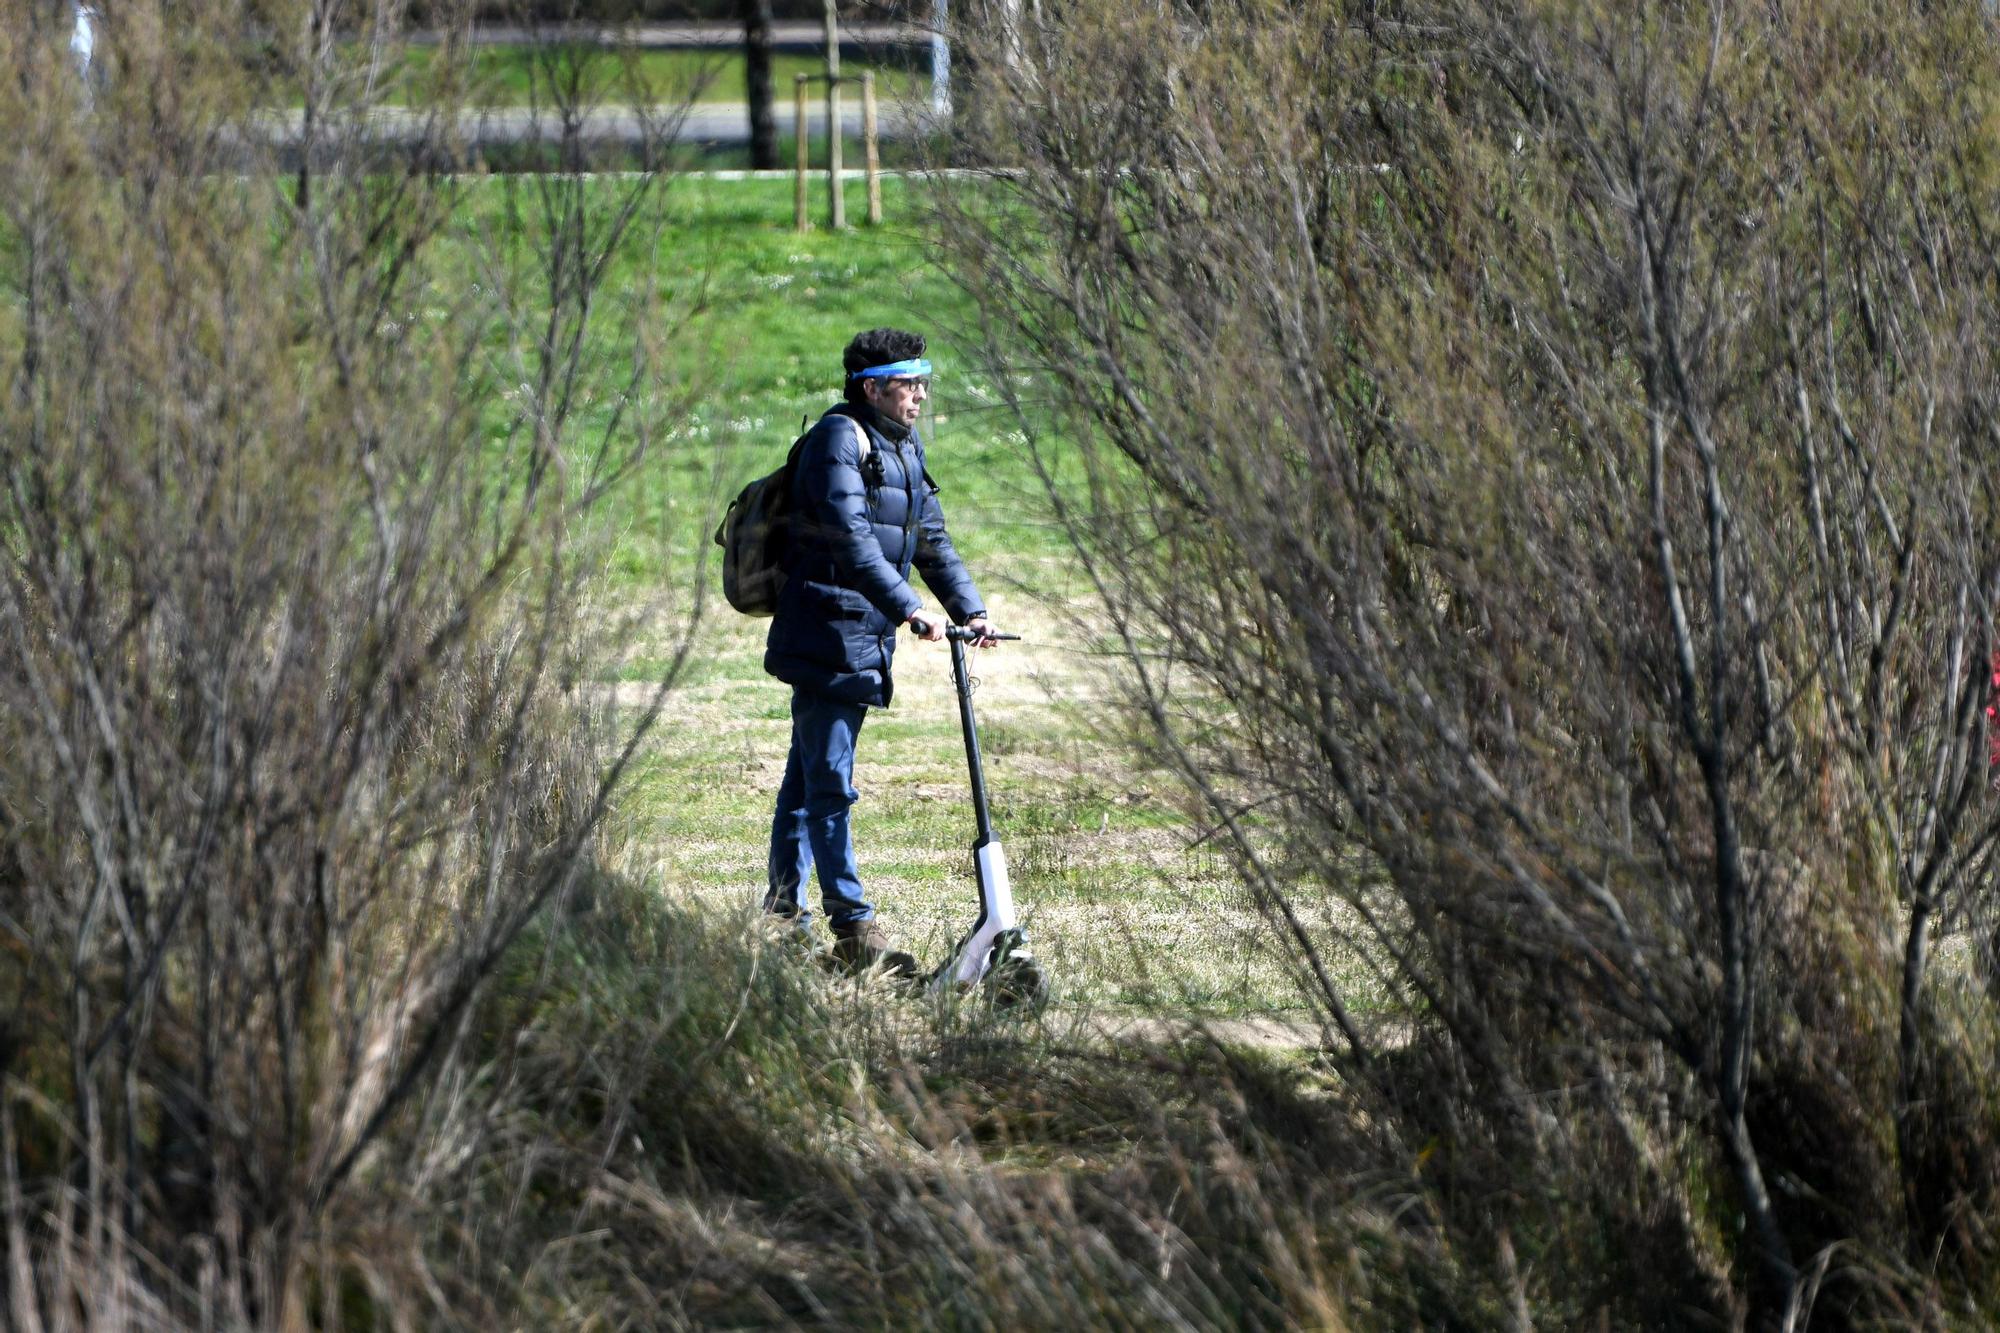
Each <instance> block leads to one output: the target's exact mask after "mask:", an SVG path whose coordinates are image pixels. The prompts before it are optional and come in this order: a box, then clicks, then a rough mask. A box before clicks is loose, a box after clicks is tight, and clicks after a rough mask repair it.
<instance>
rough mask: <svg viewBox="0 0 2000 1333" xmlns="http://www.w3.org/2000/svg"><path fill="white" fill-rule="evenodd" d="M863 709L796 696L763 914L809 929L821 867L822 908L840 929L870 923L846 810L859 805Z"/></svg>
mask: <svg viewBox="0 0 2000 1333" xmlns="http://www.w3.org/2000/svg"><path fill="white" fill-rule="evenodd" d="M867 715H868V708H867V706H866V705H865V704H851V703H842V702H841V701H840V700H838V699H830V698H828V697H827V696H826V695H823V694H816V693H814V692H813V691H811V690H802V689H794V690H793V691H792V752H791V754H790V756H789V757H788V758H787V759H786V760H785V780H784V781H783V782H781V783H780V784H779V785H778V809H777V812H776V814H775V815H773V816H772V819H771V859H770V891H769V892H768V893H766V894H765V895H764V910H765V911H767V912H776V913H777V914H779V915H780V916H788V917H793V918H795V919H797V920H798V921H799V923H800V924H804V923H805V921H806V919H807V918H808V917H809V916H811V911H810V910H809V909H808V908H807V907H806V906H805V905H804V903H803V902H802V901H801V896H802V895H801V893H800V889H801V888H802V887H803V886H804V884H805V878H806V872H807V871H808V870H811V869H812V868H813V867H814V866H818V867H819V892H820V904H821V906H823V907H824V908H825V909H826V917H827V920H828V921H829V922H831V923H832V924H833V925H836V926H844V925H848V924H850V923H852V922H857V921H866V920H868V919H869V918H870V917H872V916H874V915H875V909H874V907H873V906H871V905H870V904H869V902H868V900H867V899H866V898H864V897H862V896H861V872H860V870H859V868H857V867H856V866H855V864H854V843H853V840H852V839H851V838H850V837H849V835H848V826H847V812H848V810H849V808H850V807H852V806H853V804H854V798H855V791H854V741H855V738H856V737H858V736H859V735H860V734H861V722H862V719H863V718H865V717H867Z"/></svg>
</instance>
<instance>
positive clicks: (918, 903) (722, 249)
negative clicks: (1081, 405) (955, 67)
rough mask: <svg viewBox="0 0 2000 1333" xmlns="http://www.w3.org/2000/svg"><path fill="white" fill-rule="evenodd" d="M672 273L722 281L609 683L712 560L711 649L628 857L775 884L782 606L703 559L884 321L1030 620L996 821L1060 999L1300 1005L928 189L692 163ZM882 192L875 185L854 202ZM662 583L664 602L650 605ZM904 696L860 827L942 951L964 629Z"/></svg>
mask: <svg viewBox="0 0 2000 1333" xmlns="http://www.w3.org/2000/svg"><path fill="white" fill-rule="evenodd" d="M668 198H669V211H670V216H671V219H672V221H671V225H670V226H668V227H667V229H666V230H665V231H664V232H663V233H662V239H661V244H660V249H659V252H658V256H657V260H658V264H659V266H660V269H659V271H660V272H661V273H662V274H663V275H665V276H666V278H667V279H668V280H669V281H670V282H671V283H674V284H679V285H681V286H683V287H684V288H686V289H689V290H694V289H699V290H701V291H702V292H703V293H704V294H705V295H704V301H705V307H706V308H705V311H704V313H702V314H700V315H699V316H697V317H696V318H694V319H693V320H692V321H691V322H690V324H689V326H688V328H687V330H686V332H685V334H684V335H683V336H682V338H681V342H680V346H681V350H682V352H683V354H684V359H685V360H686V362H687V363H688V364H689V365H690V367H691V368H692V369H693V372H694V376H695V379H696V381H697V384H698V389H699V396H698V398H697V399H696V401H695V403H694V406H693V407H692V409H691V410H690V411H689V412H688V413H687V416H686V419H685V420H684V421H683V422H682V423H681V424H680V425H679V426H677V427H676V428H675V429H674V431H673V432H672V434H673V436H674V438H673V439H671V440H670V441H669V443H668V446H667V448H666V450H665V451H664V452H663V453H661V454H660V455H658V456H656V457H655V458H654V459H653V460H652V461H651V462H650V463H649V464H648V466H647V467H646V468H645V469H644V470H643V471H642V472H641V473H640V475H638V476H637V477H636V478H634V479H633V481H632V482H631V483H630V484H629V485H628V487H627V488H626V489H625V491H624V492H623V494H622V495H621V497H620V499H619V500H618V502H617V505H616V507H615V509H614V510H613V512H612V513H611V515H610V521H611V524H612V528H613V529H614V531H615V537H614V539H613V542H612V546H611V552H610V556H609V580H608V587H609V590H610V591H609V593H608V596H609V598H610V599H611V600H612V601H613V602H614V603H615V604H617V605H619V606H620V607H621V608H625V609H627V610H628V611H632V610H636V612H637V614H638V616H639V625H640V630H639V632H638V634H637V636H636V639H635V641H634V643H633V646H632V649H631V651H630V653H629V655H628V656H627V657H626V658H625V660H623V661H616V662H606V663H604V664H603V667H602V670H601V673H600V674H601V677H602V680H601V687H602V688H604V689H606V690H608V691H611V692H612V693H613V694H614V695H615V697H616V698H617V699H619V700H620V701H621V702H622V703H624V704H627V705H636V704H637V703H639V702H641V701H643V699H644V698H645V697H646V694H647V686H646V682H647V681H648V680H649V679H651V678H652V677H653V676H654V675H655V674H656V673H657V672H658V671H659V670H660V669H661V666H662V663H663V661H664V660H665V658H666V656H667V654H668V652H669V651H670V647H669V642H668V641H669V639H670V637H671V635H670V632H669V629H668V627H669V626H670V625H671V624H672V623H674V612H673V610H672V608H684V607H685V605H686V597H687V594H688V592H689V591H690V590H691V588H692V586H693V582H694V581H695V580H696V579H697V578H700V579H703V580H706V583H707V599H706V607H707V609H706V611H705V613H704V615H703V617H702V619H701V620H700V622H699V627H698V631H697V634H698V639H697V642H696V646H695V652H694V667H693V670H692V672H691V674H690V677H689V679H688V682H687V684H686V685H685V686H684V687H683V688H682V689H681V690H679V691H678V692H677V693H676V694H675V695H674V696H673V697H672V698H671V700H670V701H669V703H668V704H667V708H666V713H665V715H664V716H663V718H662V722H661V726H660V729H659V731H658V733H657V737H656V739H655V741H654V743H652V744H651V745H650V746H649V747H648V750H647V752H646V754H645V756H644V758H643V762H642V763H641V765H640V767H639V770H638V772H637V774H636V775H635V777H634V779H633V780H632V781H631V783H630V784H629V786H628V787H627V788H626V790H625V791H624V793H623V795H622V797H621V799H620V801H619V804H618V808H617V815H616V820H615V824H614V829H613V838H614V842H615V843H617V844H618V845H619V847H620V851H619V856H620V859H621V860H623V861H625V862H626V863H627V864H630V865H631V866H633V867H635V868H637V869H639V870H641V871H642V872H644V873H646V874H647V875H648V876H649V877H654V878H656V879H657V882H658V883H659V884H660V885H661V886H662V887H663V888H664V889H665V890H666V891H667V892H668V893H670V894H676V895H686V896H688V897H691V898H695V899H699V900H701V901H703V902H706V903H709V904H712V905H713V906H714V907H716V908H719V909H743V908H746V907H747V906H748V905H749V904H751V903H753V902H754V901H755V900H756V899H757V898H758V896H759V895H760V894H761V892H762V889H763V885H764V857H765V844H766V838H767V830H768V827H769V819H770V800H771V795H772V793H773V792H774V791H775V789H776V786H777V783H778V779H779V776H780V774H781V773H782V768H783V764H784V760H785V753H786V747H787V744H788V740H789V714H788V712H787V706H788V699H789V693H788V690H787V688H786V687H784V686H782V685H780V684H779V683H777V682H775V681H773V680H772V679H770V678H769V677H767V676H766V675H765V674H764V672H763V670H762V665H761V662H762V653H763V639H764V632H765V629H766V626H767V624H768V622H767V621H762V620H752V619H749V618H746V617H743V616H740V615H738V614H736V613H735V612H733V611H731V610H730V609H729V607H728V606H727V604H726V603H725V602H724V601H723V600H722V598H721V595H720V584H719V577H718V574H717V571H716V570H715V569H714V568H713V567H712V566H709V567H707V568H698V557H699V556H700V555H701V554H702V553H703V552H705V551H709V550H712V549H713V548H712V547H709V546H708V545H707V543H708V537H709V533H710V532H711V531H712V529H713V525H714V521H715V514H716V512H717V509H718V507H719V505H720V503H721V500H722V497H723V496H724V495H725V494H733V493H734V490H735V489H736V487H738V486H739V485H741V483H742V482H744V481H746V480H748V479H749V478H750V477H752V476H755V475H757V474H759V473H760V472H763V471H766V470H768V469H770V468H771V467H774V466H776V465H777V463H779V462H780V461H782V459H783V456H784V453H785V451H786V449H787V448H788V447H789V445H790V443H791V441H792V439H793V438H794V437H795V435H796V433H797V432H798V430H799V428H800V424H801V420H802V418H807V417H813V416H817V415H818V413H820V412H821V411H823V410H824V409H825V408H826V407H827V406H828V405H830V404H831V403H832V402H833V401H834V399H835V395H836V388H837V383H838V377H839V375H838V357H839V352H840V348H841V346H842V345H843V344H844V343H845V341H846V340H847V339H848V338H849V337H850V336H852V334H853V333H855V332H856V331H858V330H860V329H863V328H867V327H871V326H874V325H879V324H898V325H906V326H911V327H915V328H918V329H923V330H925V331H926V332H927V333H928V334H930V335H931V337H932V347H931V351H930V356H931V359H932V361H933V362H934V363H935V364H936V365H937V367H938V370H937V379H936V383H935V391H934V396H933V398H932V407H933V411H932V412H931V415H930V418H929V419H928V420H927V421H926V423H925V425H924V430H925V433H926V438H927V440H928V441H929V447H930V459H931V467H932V471H933V473H934V474H935V475H936V477H937V479H938V481H939V482H940V483H941V485H942V487H943V492H942V500H943V503H944V505H945V508H946V513H947V515H948V517H949V519H950V522H951V526H952V530H953V534H954V538H955V540H956V541H957V543H958V545H959V547H960V549H961V551H962V553H963V554H964V556H965V558H966V560H967V562H968V564H969V566H970V567H971V569H972V571H973V573H974V576H975V578H976V579H977V580H978V581H979V583H980V586H981V591H982V592H983V594H984V595H985V597H986V599H987V603H988V605H989V606H990V607H991V608H992V609H993V611H994V614H995V616H996V618H997V619H998V620H999V621H1000V622H1001V623H1003V624H1004V625H1006V626H1009V627H1011V628H1013V629H1015V630H1017V631H1019V632H1020V633H1022V634H1023V635H1024V642H1022V643H1021V644H1018V645H1008V646H1006V647H1003V648H1000V649H995V650H992V651H990V652H987V653H983V654H980V655H979V657H978V659H977V671H978V676H979V679H980V688H979V692H978V695H977V700H978V706H979V709H980V717H981V724H982V732H983V739H984V742H985V750H986V756H987V769H988V774H987V776H988V783H989V787H990V789H991V792H992V795H993V804H994V818H995V822H996V826H997V829H998V831H999V833H1000V836H1001V838H1002V839H1003V841H1004V843H1005V845H1006V846H1007V848H1008V853H1009V858H1010V863H1011V868H1012V871H1013V879H1014V883H1015V896H1016V901H1017V903H1018V904H1019V905H1020V907H1021V908H1022V910H1023V911H1024V913H1025V915H1026V917H1027V919H1028V922H1029V925H1030V929H1031V932H1032V934H1033V937H1034V940H1035V944H1036V948H1037V951H1038V953H1040V954H1041V955H1042V956H1044V957H1045V958H1046V959H1047V960H1048V961H1049V963H1050V964H1051V965H1052V968H1053V971H1054V973H1055V975H1056V976H1057V978H1058V979H1059V983H1060V985H1061V988H1062V995H1063V997H1064V1002H1065V1003H1067V1004H1069V1005H1072V1006H1083V1007H1089V1008H1107V1007H1126V1006H1134V1007H1139V1008H1144V1009H1146V1010H1160V1009H1164V1010H1166V1011H1169V1012H1176V1013H1198V1014H1205V1015H1233V1014H1243V1013H1250V1012H1269V1011H1274V1010H1283V1009H1288V1008H1290V1007H1291V1006H1292V1005H1293V1004H1294V1003H1295V1002H1294V1001H1293V1000H1292V999H1291V994H1290V990H1289V986H1288V984H1287V982H1286V980H1285V978H1284V977H1283V975H1282V974H1281V973H1280V972H1279V970H1278V969H1277V967H1276V964H1275V963H1274V962H1273V961H1271V960H1270V959H1269V958H1267V957H1265V956H1264V954H1263V953H1262V952H1261V951H1260V949H1259V947H1258V944H1257V939H1258V936H1259V933H1260V923H1259V922H1258V921H1257V919H1256V917H1255V915H1254V913H1253V912H1252V911H1251V910H1250V909H1249V907H1248V906H1247V904H1246V903H1245V902H1244V901H1243V900H1242V898H1241V895H1240V892H1239V890H1238V889H1237V887H1236V885H1235V882H1234V880H1233V879H1232V877H1231V875H1230V873H1229V869H1228V866H1227V865H1226V864H1225V863H1224V861H1223V860H1222V858H1221V857H1220V856H1219V855H1217V854H1215V853H1213V852H1211V851H1208V850H1206V849H1201V850H1194V851H1190V850H1188V849H1187V843H1188V837H1187V832H1188V831H1187V829H1186V827H1185V826H1184V825H1183V823H1182V821H1181V820H1180V818H1179V817H1178V816H1177V815H1176V814H1175V813H1174V810H1173V808H1172V804H1171V801H1170V797H1171V794H1172V783H1171V781H1170V779H1169V778H1168V777H1167V776H1166V775H1163V774H1158V773H1148V772H1144V771H1139V770H1137V769H1135V768H1134V767H1133V765H1132V763H1131V761H1130V760H1129V758H1128V757H1127V750H1126V747H1125V746H1124V745H1123V744H1122V743H1121V741H1120V738H1119V736H1118V735H1117V734H1116V722H1115V717H1116V714H1115V711H1114V710H1112V709H1111V708H1109V707H1108V704H1107V701H1108V700H1109V698H1110V696H1111V694H1112V685H1111V682H1110V680H1109V679H1108V677H1107V676H1106V674H1105V672H1106V671H1107V670H1108V669H1109V664H1108V663H1105V662H1102V661H1099V660H1097V659H1094V658H1093V657H1092V655H1091V653H1090V651H1089V649H1088V646H1087V644H1085V643H1084V642H1083V641H1082V640H1081V639H1080V638H1079V637H1078V636H1077V634H1076V633H1075V632H1074V624H1075V622H1077V621H1079V620H1087V618H1088V616H1089V611H1090V606H1089V600H1088V597H1087V589H1088V586H1089V585H1088V581H1087V579H1086V578H1085V577H1084V573H1083V571H1081V570H1079V569H1077V568H1076V567H1075V566H1074V562H1073V560H1072V558H1071V556H1070V554H1069V552H1068V550H1067V547H1066V545H1065V544H1064V542H1063V540H1062V538H1061V536H1060V534H1059V533H1058V532H1057V531H1056V530H1055V529H1054V528H1053V527H1052V526H1051V525H1050V524H1049V523H1048V522H1047V521H1046V520H1045V519H1044V518H1043V517H1042V516H1041V515H1042V509H1043V506H1042V504H1041V502H1040V498H1039V486H1038V483H1037V482H1036V481H1035V480H1034V477H1033V475H1032V472H1031V470H1030V469H1029V467H1028V466H1027V464H1026V461H1025V460H1024V459H1023V457H1022V456H1021V454H1020V451H1019V448H1018V444H1017V437H1016V436H1015V435H1014V434H1013V433H1012V431H1011V428H1010V425H1009V423H1008V420H1007V419H1006V417H1005V416H1004V415H1003V414H1002V413H1001V412H1000V411H999V410H998V409H996V408H995V406H994V405H993V395H992V393H991V386H989V385H984V384H982V383H981V382H980V381H979V378H978V376H977V375H975V374H972V373H970V372H969V371H967V370H966V369H965V366H966V364H967V357H966V354H965V349H964V348H962V347H960V346H959V345H957V344H956V343H955V342H954V341H953V338H952V332H951V331H952V330H953V329H955V328H959V327H963V326H964V325H965V324H967V323H968V322H969V321H968V320H967V319H966V318H965V316H966V315H967V311H966V310H965V309H964V307H963V304H962V301H963V298H962V297H961V296H960V295H959V293H958V292H957V291H956V289H955V288H954V287H953V286H952V285H951V284H950V283H949V282H948V281H947V280H946V279H945V278H944V277H943V276H942V275H941V274H940V273H939V272H938V271H937V270H936V269H935V268H934V267H933V266H932V264H931V262H930V258H929V253H928V250H927V247H926V245H925V242H924V239H923V235H922V232H921V225H920V223H919V221H918V220H917V218H918V206H917V201H916V200H914V199H913V198H911V197H910V196H909V195H908V194H907V193H906V190H905V187H904V185H903V184H902V182H900V181H891V182H890V189H889V194H888V217H889V224H888V225H886V226H884V227H882V228H879V229H874V230H869V229H855V230H851V231H849V232H846V233H831V232H827V231H824V230H819V231H814V232H812V233H809V234H806V235H799V234H797V233H795V232H793V231H792V230H791V227H790V217H791V197H790V193H789V191H788V189H786V188H785V187H784V186H782V185H779V184H773V183H767V182H720V181H711V180H705V179H699V178H688V179H683V180H679V181H676V182H674V183H673V185H672V186H671V189H670V193H669V196H668ZM858 204H859V187H858V186H857V187H855V195H854V198H852V199H851V200H850V208H857V209H858ZM647 608H659V609H657V610H648V609H647ZM896 676H897V689H896V698H895V702H894V706H893V707H891V708H890V709H888V710H885V711H879V712H876V713H873V714H871V715H870V718H869V720H868V723H867V726H866V729H865V730H864V731H863V733H862V740H861V749H860V758H859V762H858V765H857V771H856V779H855V780H856V786H857V788H858V789H859V790H860V791H861V793H862V799H861V802H860V804H859V805H858V806H857V807H856V812H855V837H856V844H857V850H858V853H859V858H860V864H861V869H862V875H863V879H864V882H865V883H866V884H867V885H868V887H869V890H870V892H871V894H872V896H873V897H874V899H875V901H876V903H877V905H878V907H879V908H880V910H881V912H882V914H883V917H884V919H885V921H886V922H887V923H889V924H890V925H891V926H892V928H893V929H894V931H895V932H896V933H897V935H898V936H899V937H900V938H901V939H902V940H904V941H906V942H907V943H908V944H910V945H911V946H912V947H913V948H915V949H916V951H917V952H918V953H919V954H920V955H921V957H922V958H923V959H924V960H925V961H926V963H927V964H928V963H931V962H935V961H937V960H939V959H940V958H941V957H942V956H943V953H944V951H945V950H946V949H947V948H948V947H949V945H950V943H951V940H952V939H953V938H954V937H955V935H956V933H957V932H958V931H960V930H962V929H963V928H964V927H965V925H967V924H968V923H969V922H970V920H971V918H972V915H973V913H974V910H975V901H974V887H973V881H972V878H971V872H970V855H969V851H968V847H969V844H970V842H971V840H972V836H973V834H972V814H971V809H970V805H969V801H968V799H967V794H966V774H965V759H964V753H963V750H962V748H961V743H960V738H959V731H958V724H957V717H956V713H955V709H954V704H953V699H952V691H951V682H950V667H949V657H948V655H947V651H946V650H945V648H944V647H943V646H942V645H927V644H921V643H918V642H917V641H915V640H913V639H907V638H906V639H905V641H904V642H903V644H902V648H901V651H900V652H899V654H898V658H897V669H896Z"/></svg>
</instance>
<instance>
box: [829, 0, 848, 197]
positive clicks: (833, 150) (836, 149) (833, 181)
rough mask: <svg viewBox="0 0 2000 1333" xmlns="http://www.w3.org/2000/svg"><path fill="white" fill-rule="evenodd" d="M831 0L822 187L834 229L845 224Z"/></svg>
mask: <svg viewBox="0 0 2000 1333" xmlns="http://www.w3.org/2000/svg"><path fill="white" fill-rule="evenodd" d="M834 3H835V0H826V189H827V197H828V200H829V202H830V203H831V204H832V206H833V207H832V213H833V216H832V219H831V220H830V222H829V223H828V225H829V226H831V227H832V228H833V229H834V230H835V231H840V230H841V229H842V228H844V227H846V226H847V196H846V194H845V193H844V191H843V189H842V186H841V181H840V20H839V17H838V16H837V15H836V14H835V13H834Z"/></svg>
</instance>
